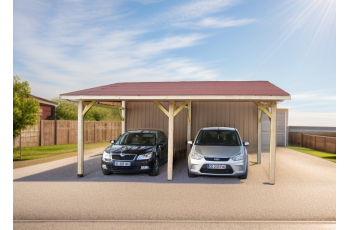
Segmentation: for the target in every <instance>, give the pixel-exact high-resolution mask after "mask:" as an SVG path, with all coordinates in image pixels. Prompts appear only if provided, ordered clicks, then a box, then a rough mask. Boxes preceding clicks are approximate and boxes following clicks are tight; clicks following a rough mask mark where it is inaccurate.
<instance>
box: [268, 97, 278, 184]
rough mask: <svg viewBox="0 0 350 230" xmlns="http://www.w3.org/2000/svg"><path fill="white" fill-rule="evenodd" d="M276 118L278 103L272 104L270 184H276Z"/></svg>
mask: <svg viewBox="0 0 350 230" xmlns="http://www.w3.org/2000/svg"><path fill="white" fill-rule="evenodd" d="M276 117H277V103H276V101H273V102H272V105H271V129H270V169H269V183H270V184H275V167H276V142H277V138H276V137H277V135H276V133H277V132H276Z"/></svg>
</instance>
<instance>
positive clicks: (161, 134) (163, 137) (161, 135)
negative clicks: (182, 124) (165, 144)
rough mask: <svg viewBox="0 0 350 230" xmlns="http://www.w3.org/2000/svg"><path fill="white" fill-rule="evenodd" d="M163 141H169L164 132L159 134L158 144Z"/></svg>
mask: <svg viewBox="0 0 350 230" xmlns="http://www.w3.org/2000/svg"><path fill="white" fill-rule="evenodd" d="M162 140H165V141H167V140H168V139H167V138H166V136H165V134H164V133H163V132H159V133H158V143H159V142H161V141H162Z"/></svg>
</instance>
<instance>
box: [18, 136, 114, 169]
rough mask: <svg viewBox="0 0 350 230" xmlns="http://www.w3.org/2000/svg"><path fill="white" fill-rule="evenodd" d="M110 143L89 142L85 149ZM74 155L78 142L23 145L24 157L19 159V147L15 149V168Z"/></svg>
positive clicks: (101, 146) (105, 145)
mask: <svg viewBox="0 0 350 230" xmlns="http://www.w3.org/2000/svg"><path fill="white" fill-rule="evenodd" d="M109 144H110V143H109V142H97V143H89V144H85V145H84V150H89V149H96V148H105V147H107V146H108V145H109ZM85 154H86V153H85ZM74 156H77V144H69V145H50V146H40V147H23V148H22V159H19V148H16V149H13V168H14V169H16V168H22V167H26V166H31V165H37V164H42V163H46V162H50V161H56V160H60V159H64V158H68V157H74Z"/></svg>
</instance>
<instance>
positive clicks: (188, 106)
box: [187, 102, 192, 155]
mask: <svg viewBox="0 0 350 230" xmlns="http://www.w3.org/2000/svg"><path fill="white" fill-rule="evenodd" d="M191 113H192V110H191V102H189V103H188V105H187V141H190V140H191V119H192V118H191ZM190 150H191V146H190V145H189V144H187V155H188V154H189V153H190Z"/></svg>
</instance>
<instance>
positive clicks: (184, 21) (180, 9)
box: [141, 0, 253, 27]
mask: <svg viewBox="0 0 350 230" xmlns="http://www.w3.org/2000/svg"><path fill="white" fill-rule="evenodd" d="M240 2H241V0H204V1H191V2H189V3H184V4H182V5H179V6H175V7H173V8H171V9H169V10H167V11H165V12H163V13H160V14H157V15H155V16H153V17H151V18H149V19H148V20H145V21H144V22H143V23H141V25H142V26H150V25H156V26H175V27H184V26H186V27H188V26H190V27H228V26H236V25H238V24H242V25H243V24H244V23H246V24H247V23H250V22H253V19H240V20H233V19H228V20H229V21H226V22H225V20H223V19H220V18H210V17H207V16H208V15H211V14H214V13H217V12H220V11H224V10H227V9H228V8H229V7H232V6H235V5H237V4H239V3H240ZM202 17H207V18H203V19H202V20H200V21H199V22H193V21H191V20H193V19H197V18H202Z"/></svg>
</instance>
